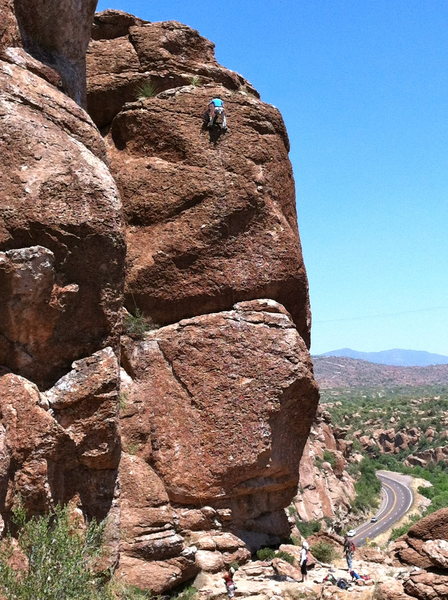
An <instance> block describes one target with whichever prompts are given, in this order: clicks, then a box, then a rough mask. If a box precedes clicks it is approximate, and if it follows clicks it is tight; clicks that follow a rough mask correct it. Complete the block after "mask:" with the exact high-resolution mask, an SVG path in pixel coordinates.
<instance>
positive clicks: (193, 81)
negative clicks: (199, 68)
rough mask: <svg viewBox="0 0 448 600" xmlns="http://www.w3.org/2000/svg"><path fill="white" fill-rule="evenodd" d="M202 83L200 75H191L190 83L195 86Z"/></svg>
mask: <svg viewBox="0 0 448 600" xmlns="http://www.w3.org/2000/svg"><path fill="white" fill-rule="evenodd" d="M201 83H202V79H201V77H200V76H199V75H192V76H191V77H190V85H193V86H194V87H198V86H199V85H201Z"/></svg>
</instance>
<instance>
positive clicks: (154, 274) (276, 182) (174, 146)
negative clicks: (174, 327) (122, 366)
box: [88, 13, 309, 343]
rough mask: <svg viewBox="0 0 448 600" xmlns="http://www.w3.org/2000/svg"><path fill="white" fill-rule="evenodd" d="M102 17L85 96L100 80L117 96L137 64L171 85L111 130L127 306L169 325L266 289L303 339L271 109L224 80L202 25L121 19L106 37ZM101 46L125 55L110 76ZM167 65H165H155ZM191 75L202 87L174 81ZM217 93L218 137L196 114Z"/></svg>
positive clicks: (298, 259)
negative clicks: (115, 32)
mask: <svg viewBox="0 0 448 600" xmlns="http://www.w3.org/2000/svg"><path fill="white" fill-rule="evenodd" d="M107 16H108V13H106V14H105V15H104V16H103V14H102V13H100V15H99V17H98V18H97V23H98V28H97V29H95V37H96V40H97V41H94V42H92V44H91V46H90V50H89V69H88V72H89V96H88V97H89V103H95V102H96V98H97V96H96V90H97V85H99V83H98V82H102V83H101V85H104V86H106V89H107V90H108V92H107V95H108V96H109V95H112V96H113V92H114V90H115V91H116V92H117V94H118V93H120V94H121V91H120V90H121V87H120V85H121V84H120V81H121V80H122V79H121V77H122V76H124V75H123V74H125V75H126V77H129V72H131V73H135V72H137V71H135V69H136V68H137V67H136V66H135V65H136V64H137V63H139V64H140V63H141V64H144V65H146V66H148V65H149V66H151V69H156V70H157V73H158V76H159V79H158V80H157V85H158V86H159V87H161V88H162V89H165V88H170V89H169V90H167V91H165V92H162V93H159V94H157V95H156V96H154V97H149V98H144V99H141V100H138V101H134V102H130V103H128V104H125V105H124V107H123V108H122V110H121V111H120V112H118V114H117V115H116V116H115V118H114V120H113V121H112V124H111V125H110V132H109V134H108V136H107V143H108V148H109V154H110V159H111V169H112V172H113V174H114V176H115V178H116V181H117V183H118V186H119V188H120V191H121V194H122V198H123V202H124V207H125V213H126V219H127V222H128V224H129V227H128V235H127V244H128V272H127V284H126V290H127V291H126V305H127V308H128V310H130V311H131V312H135V309H136V307H138V308H139V309H141V310H142V311H143V313H144V314H145V315H146V316H148V317H150V318H151V319H152V321H153V322H154V323H157V324H159V325H165V324H167V323H173V322H176V321H178V320H180V319H182V318H186V317H191V316H195V315H197V314H203V313H208V312H216V311H220V310H227V309H230V308H231V307H232V306H233V305H234V304H235V302H237V301H241V300H252V299H256V298H272V299H274V300H277V301H278V302H280V303H281V304H283V305H284V306H285V307H286V309H287V310H288V311H289V312H290V313H291V315H292V317H293V319H294V322H295V324H296V326H297V328H298V330H299V333H300V334H301V336H302V337H303V338H304V340H305V341H306V342H307V343H308V341H309V309H308V300H307V294H308V292H307V281H306V274H305V270H304V266H303V260H302V255H301V249H300V242H299V238H298V234H297V224H296V213H295V204H294V182H293V178H292V172H291V166H290V163H289V160H288V149H289V142H288V138H287V134H286V131H285V127H284V124H283V120H282V118H281V116H280V114H279V112H278V110H277V109H275V108H274V107H273V106H270V105H267V104H264V103H263V102H261V101H260V100H259V99H258V98H257V97H256V96H255V95H254V94H253V93H252V92H251V89H252V88H251V87H250V86H249V84H248V83H247V82H245V81H244V80H243V79H242V78H241V77H240V76H238V77H237V76H236V75H235V74H234V76H233V77H232V78H230V80H229V81H228V80H227V79H226V77H227V74H228V72H227V70H226V69H223V68H222V67H219V66H218V65H217V63H216V61H215V59H214V57H213V52H212V49H213V47H212V45H211V44H210V43H209V42H208V41H207V40H204V38H201V37H200V36H199V35H198V33H197V32H195V31H193V30H190V29H189V28H186V27H185V26H181V25H179V24H176V23H174V24H173V23H154V24H152V23H145V24H143V25H141V24H140V25H132V26H128V32H127V35H123V29H121V30H119V33H120V36H119V37H115V38H113V39H109V36H110V35H111V34H110V33H109V29H108V28H107V27H106V33H105V34H104V36H103V37H105V36H107V38H108V39H99V38H101V22H102V21H101V19H103V18H104V19H105V18H106V17H107ZM106 24H107V21H106ZM123 44H125V45H127V46H126V47H128V48H129V46H130V47H131V48H132V49H133V52H134V53H136V56H135V57H134V59H133V60H130V59H129V61H126V60H125V59H126V57H127V56H128V54H127V53H124V52H123V51H122V49H121V47H122V45H123ZM185 46H188V52H183V51H182V48H184V47H185ZM103 52H107V55H108V56H118V57H120V58H119V60H120V61H123V62H124V63H125V64H123V63H122V62H120V64H116V65H115V66H114V73H113V75H112V76H110V75H109V76H107V79H106V80H104V75H103V74H102V72H101V69H102V64H103V61H102V59H101V57H102V55H103ZM117 60H118V59H117ZM162 63H163V64H164V65H166V68H165V70H164V69H160V68H158V65H160V64H162ZM138 73H139V77H141V73H140V71H138ZM152 73H153V71H148V73H147V74H146V75H145V77H146V78H148V76H149V75H151V74H152ZM185 73H187V75H188V76H187V77H185V76H184V74H185ZM196 73H198V74H199V75H200V77H201V82H200V83H201V85H196V86H194V85H186V86H185V85H184V86H182V87H174V86H176V85H177V86H178V85H179V84H181V83H188V81H189V78H190V75H194V74H196ZM207 73H208V75H207ZM210 73H211V74H212V75H213V77H212V76H211V75H210ZM224 75H226V77H224ZM117 78H118V80H117ZM179 78H180V79H179ZM210 82H211V83H210ZM218 82H219V85H218ZM133 90H134V91H133V94H134V96H133V98H132V96H131V97H129V94H127V95H125V96H123V97H121V96H120V98H121V100H120V102H119V103H118V104H117V107H116V109H114V111H111V113H110V114H111V115H113V114H114V113H115V111H116V110H118V107H119V106H121V104H122V103H123V102H124V101H125V100H130V99H135V97H136V93H137V92H136V88H135V86H134V88H133ZM216 94H221V95H222V97H223V99H224V100H225V102H226V106H227V112H228V117H229V125H230V132H229V133H227V134H226V135H224V136H221V137H220V138H219V139H213V135H214V134H210V132H209V131H207V129H204V128H203V112H204V110H205V109H206V107H207V104H208V102H209V100H210V98H211V97H213V96H214V95H216ZM99 105H100V107H101V106H104V105H106V106H107V102H106V101H105V102H102V101H101V102H100V103H99ZM105 110H106V112H107V108H106V109H105ZM95 114H96V113H95V112H94V116H95ZM101 114H103V113H101ZM95 118H96V121H97V123H98V124H99V125H101V124H102V122H101V121H100V120H99V117H96V116H95ZM110 118H111V116H108V118H107V120H108V121H109V120H110Z"/></svg>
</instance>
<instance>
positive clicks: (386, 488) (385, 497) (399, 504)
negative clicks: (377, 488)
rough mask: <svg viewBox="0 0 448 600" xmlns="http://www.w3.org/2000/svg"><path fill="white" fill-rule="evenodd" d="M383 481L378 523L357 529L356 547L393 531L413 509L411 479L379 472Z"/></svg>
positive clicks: (379, 477)
mask: <svg viewBox="0 0 448 600" xmlns="http://www.w3.org/2000/svg"><path fill="white" fill-rule="evenodd" d="M377 477H378V479H379V480H380V481H381V484H382V487H381V495H382V500H381V505H380V508H379V510H378V512H377V514H376V515H375V516H376V517H377V518H378V521H377V523H365V524H364V525H361V526H360V527H358V528H357V529H356V536H355V537H354V538H353V541H354V542H355V544H356V546H363V545H364V544H365V543H366V539H367V538H369V539H370V540H371V539H373V538H375V537H377V536H378V535H380V534H381V533H384V532H385V531H387V530H388V529H391V528H392V526H393V525H394V523H396V522H397V521H399V520H400V519H401V518H402V517H403V515H405V514H406V513H407V512H408V510H409V509H410V508H411V506H412V503H413V500H414V496H413V493H412V490H411V488H410V487H409V481H410V480H409V478H407V477H406V476H403V475H401V474H399V473H393V472H392V471H378V472H377Z"/></svg>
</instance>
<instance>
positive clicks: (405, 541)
mask: <svg viewBox="0 0 448 600" xmlns="http://www.w3.org/2000/svg"><path fill="white" fill-rule="evenodd" d="M394 556H395V559H396V560H398V561H399V562H400V563H404V564H407V565H415V566H416V567H419V569H417V570H416V571H414V572H412V573H411V574H410V577H409V578H408V579H407V580H406V581H405V582H404V591H405V592H406V594H408V595H409V597H411V598H418V599H419V600H436V599H437V600H439V599H440V600H442V599H446V598H448V508H442V509H441V510H438V511H436V512H434V513H432V514H430V515H428V516H427V517H424V518H423V519H421V520H420V521H418V522H417V523H415V524H414V525H413V526H412V527H411V528H410V529H409V531H408V533H407V535H405V536H404V537H402V538H400V539H399V540H397V542H396V543H395V545H394Z"/></svg>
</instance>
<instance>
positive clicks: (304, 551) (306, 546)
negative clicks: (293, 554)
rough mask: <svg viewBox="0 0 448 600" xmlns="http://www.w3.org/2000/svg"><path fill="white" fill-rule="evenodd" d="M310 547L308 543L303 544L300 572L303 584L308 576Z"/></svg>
mask: <svg viewBox="0 0 448 600" xmlns="http://www.w3.org/2000/svg"><path fill="white" fill-rule="evenodd" d="M309 550H310V545H309V544H308V542H307V541H304V542H303V543H302V549H301V550H300V559H299V560H300V572H301V573H302V582H303V581H306V578H307V576H308V554H309Z"/></svg>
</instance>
